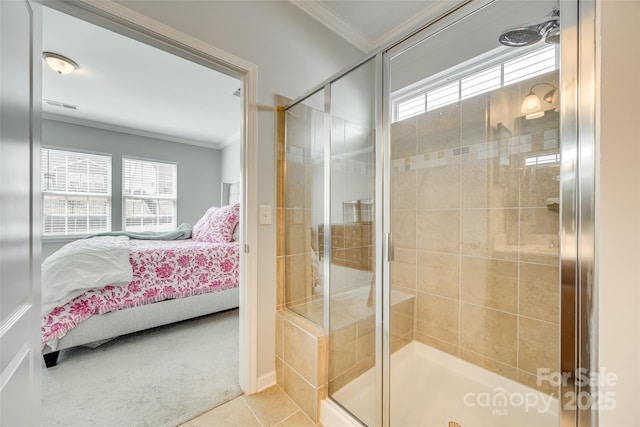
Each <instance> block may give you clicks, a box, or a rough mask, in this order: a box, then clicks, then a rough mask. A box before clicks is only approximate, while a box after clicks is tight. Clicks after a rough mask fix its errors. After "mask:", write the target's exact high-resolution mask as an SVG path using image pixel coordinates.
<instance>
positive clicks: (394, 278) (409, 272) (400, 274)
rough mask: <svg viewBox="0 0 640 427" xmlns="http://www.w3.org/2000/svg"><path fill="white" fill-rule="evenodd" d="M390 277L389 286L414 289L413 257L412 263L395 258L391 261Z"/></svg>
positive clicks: (414, 271)
mask: <svg viewBox="0 0 640 427" xmlns="http://www.w3.org/2000/svg"><path fill="white" fill-rule="evenodd" d="M414 252H415V251H414ZM389 274H390V277H391V286H392V287H394V288H395V287H398V288H404V289H415V288H416V263H415V257H414V262H413V263H405V262H400V261H398V260H397V259H396V260H394V261H391V269H390V270H389Z"/></svg>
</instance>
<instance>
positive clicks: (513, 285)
mask: <svg viewBox="0 0 640 427" xmlns="http://www.w3.org/2000/svg"><path fill="white" fill-rule="evenodd" d="M461 265H462V280H461V291H462V295H461V299H462V300H463V301H466V302H470V303H473V304H477V305H481V306H484V307H489V308H494V309H496V310H502V311H508V312H510V313H514V314H515V313H517V311H518V263H517V262H512V261H501V260H495V259H485V258H471V257H465V256H463V257H462V261H461Z"/></svg>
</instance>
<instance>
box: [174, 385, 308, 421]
mask: <svg viewBox="0 0 640 427" xmlns="http://www.w3.org/2000/svg"><path fill="white" fill-rule="evenodd" d="M315 426H316V424H314V423H313V422H312V421H311V420H310V419H309V418H307V416H306V415H305V414H304V413H303V412H302V411H301V410H300V408H299V407H298V406H297V405H296V404H295V403H294V402H293V400H291V399H290V398H289V396H287V395H286V394H285V393H284V392H283V391H282V389H281V388H280V387H278V386H277V385H276V386H273V387H270V388H268V389H266V390H263V391H261V392H260V393H256V394H253V395H251V396H246V395H242V396H239V397H236V398H235V399H233V400H231V401H229V402H227V403H225V404H223V405H220V406H218V407H217V408H214V409H212V410H211V411H209V412H206V413H204V414H202V415H200V416H199V417H197V418H194V419H193V420H191V421H188V422H186V423H185V424H182V426H180V427H315Z"/></svg>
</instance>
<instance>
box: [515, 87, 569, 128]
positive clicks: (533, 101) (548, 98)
mask: <svg viewBox="0 0 640 427" xmlns="http://www.w3.org/2000/svg"><path fill="white" fill-rule="evenodd" d="M541 85H547V86H551V88H552V89H551V90H550V91H548V92H547V93H545V94H544V96H543V97H542V99H543V100H544V101H545V102H547V103H549V104H552V105H554V104H555V105H556V106H557V105H558V98H559V91H558V88H557V87H555V86H554V85H552V84H551V83H546V82H543V83H536V84H534V85H533V86H531V89H529V94H528V95H527V96H526V97H525V98H524V100H523V101H522V106H521V107H520V112H521V113H522V114H524V115H525V118H526V119H527V120H531V119H537V118H540V117H542V116H544V110H543V109H542V103H541V101H540V97H539V96H538V95H536V94H535V93H534V92H533V88H534V87H536V86H541Z"/></svg>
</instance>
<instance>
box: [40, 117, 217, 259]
mask: <svg viewBox="0 0 640 427" xmlns="http://www.w3.org/2000/svg"><path fill="white" fill-rule="evenodd" d="M42 145H44V146H47V147H55V148H70V149H76V150H83V151H90V152H99V153H110V154H111V156H112V157H111V163H112V165H111V170H112V194H111V200H112V202H111V219H112V221H111V225H112V226H111V228H112V230H121V229H122V156H127V155H128V156H134V157H141V158H147V159H152V160H160V161H163V160H164V161H169V162H175V163H176V164H177V171H178V218H177V223H178V224H181V223H183V222H187V223H189V224H195V222H196V221H197V220H198V219H199V218H200V217H201V216H202V214H203V213H204V212H205V211H206V210H207V209H208V208H209V207H211V206H218V205H219V204H220V171H221V167H220V157H221V156H220V150H217V149H210V148H203V147H197V146H194V145H187V144H179V143H176V142H170V141H164V140H159V139H153V138H147V137H142V136H137V135H131V134H127V133H122V132H114V131H110V130H104V129H97V128H93V127H88V126H80V125H75V124H71V123H63V122H58V121H54V120H43V121H42ZM62 245H63V243H51V242H46V241H45V242H43V244H42V259H45V258H46V257H47V256H49V255H51V254H52V253H53V252H54V251H55V250H56V249H58V248H60V247H61V246H62Z"/></svg>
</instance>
